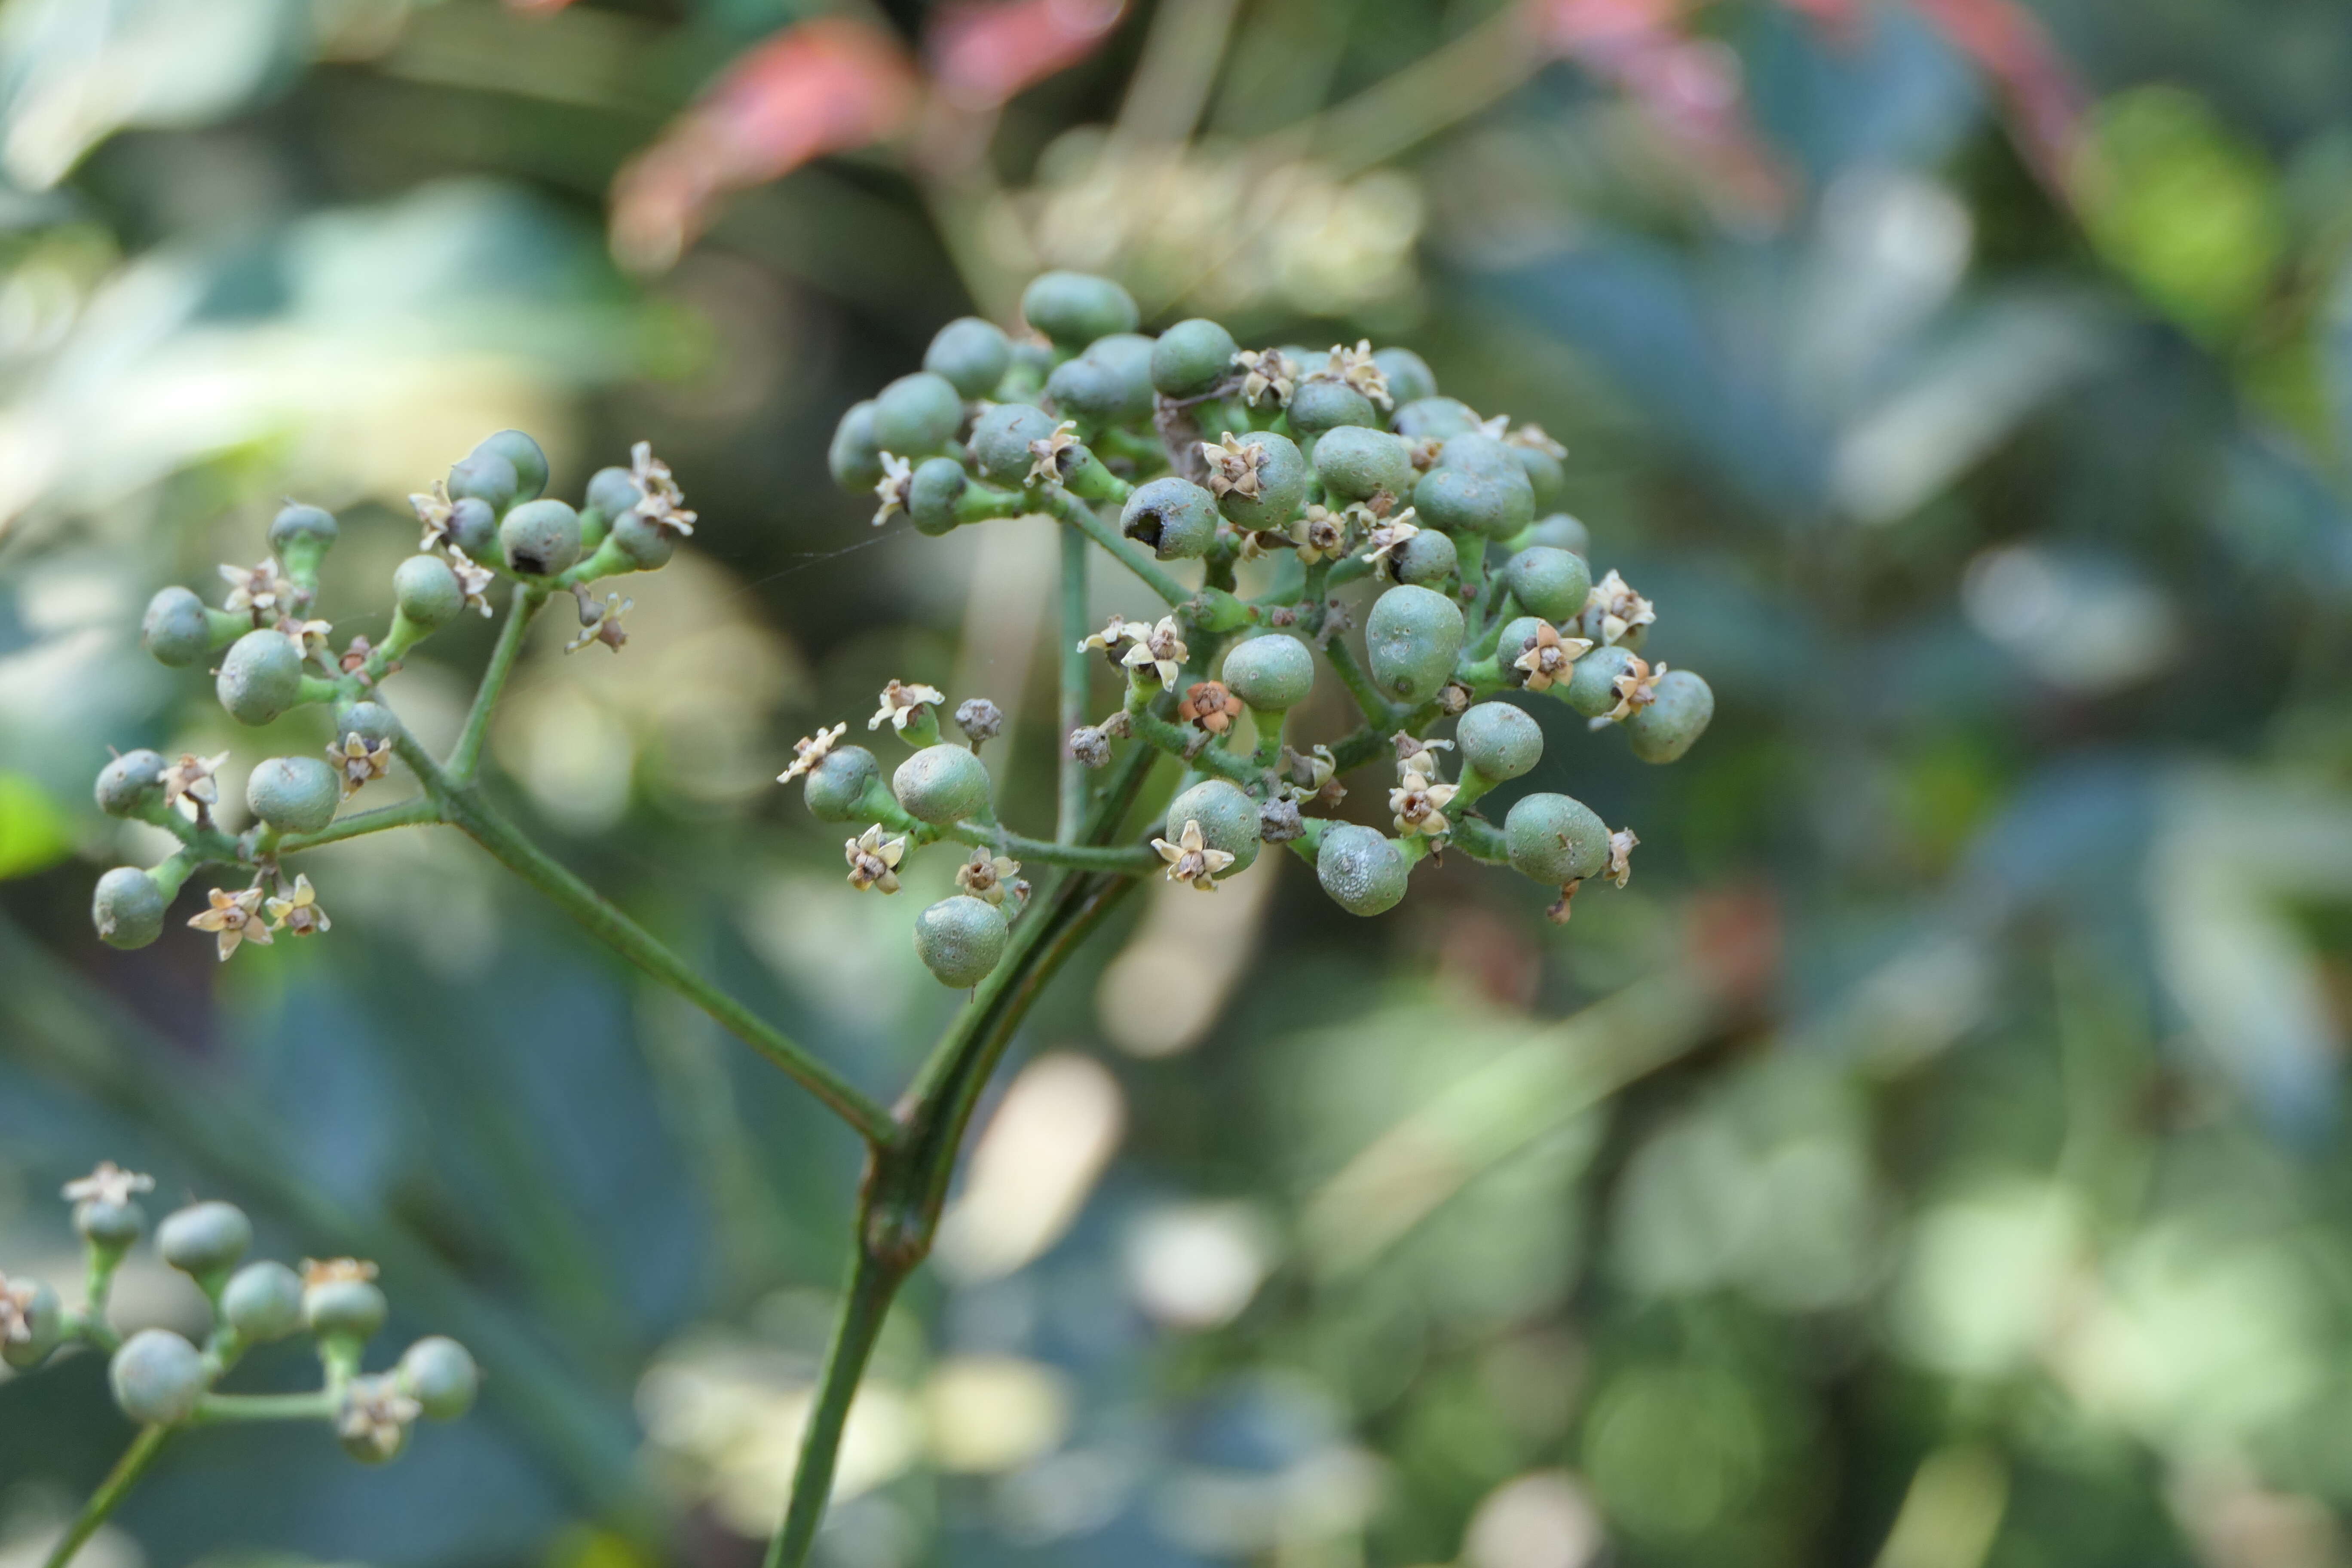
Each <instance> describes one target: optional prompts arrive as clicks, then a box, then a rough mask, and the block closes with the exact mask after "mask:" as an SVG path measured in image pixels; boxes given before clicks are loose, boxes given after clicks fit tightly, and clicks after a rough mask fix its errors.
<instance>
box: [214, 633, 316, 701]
mask: <svg viewBox="0 0 2352 1568" xmlns="http://www.w3.org/2000/svg"><path fill="white" fill-rule="evenodd" d="M213 690H214V692H215V695H217V696H218V697H219V698H220V705H221V706H222V707H223V708H226V709H227V710H228V713H229V717H231V718H232V719H235V720H236V721H237V722H238V723H240V724H267V723H268V722H269V721H271V720H272V719H275V718H277V717H278V715H279V714H280V713H283V712H285V711H286V710H288V709H289V708H291V707H293V706H294V705H295V704H296V703H297V702H299V701H300V700H302V654H301V650H300V649H299V648H298V647H296V646H295V643H294V639H293V638H292V637H288V636H287V635H286V634H285V633H284V632H278V631H255V632H247V633H246V634H245V635H244V636H243V637H239V638H237V639H236V641H235V642H233V643H231V644H230V645H229V648H228V653H227V655H226V657H224V658H222V659H221V667H220V674H219V675H218V676H216V677H215V678H214V680H213Z"/></svg>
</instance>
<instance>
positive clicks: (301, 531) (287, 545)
mask: <svg viewBox="0 0 2352 1568" xmlns="http://www.w3.org/2000/svg"><path fill="white" fill-rule="evenodd" d="M337 531H338V530H337V528H336V526H335V514H334V513H333V512H331V511H329V510H327V509H326V508H325V507H322V506H306V505H304V504H303V503H302V502H300V501H289V502H287V503H286V504H285V505H284V506H283V507H280V508H279V509H278V515H277V516H276V517H273V518H271V519H270V520H269V550H270V553H272V554H274V555H276V556H277V557H278V559H279V560H280V561H287V562H291V561H294V560H297V559H299V558H303V557H307V558H308V560H309V561H310V563H313V564H315V563H317V561H318V559H319V557H320V556H321V555H324V554H325V553H326V552H327V551H328V550H329V548H330V547H331V546H332V545H333V544H334V542H335V534H336V533H337Z"/></svg>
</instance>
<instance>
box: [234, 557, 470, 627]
mask: <svg viewBox="0 0 2352 1568" xmlns="http://www.w3.org/2000/svg"><path fill="white" fill-rule="evenodd" d="M392 603H393V606H394V608H395V609H397V610H398V611H399V612H400V614H401V616H402V618H404V619H405V620H406V621H407V622H408V623H409V624H410V625H412V626H415V627H416V628H417V629H418V630H419V631H427V632H429V631H437V630H438V629H440V628H441V627H443V626H447V625H448V624H449V623H450V622H451V621H454V620H456V619H457V612H458V611H460V610H462V609H464V608H465V607H466V590H465V589H464V588H463V587H461V586H459V585H458V583H457V574H456V573H455V572H452V571H451V570H449V563H447V562H446V561H444V560H442V559H441V557H439V556H438V555H412V556H410V557H409V558H408V559H407V560H405V561H404V562H402V563H400V565H399V567H398V568H397V569H396V570H394V573H393V574H392ZM280 640H281V641H282V640H283V639H282V638H281V639H280Z"/></svg>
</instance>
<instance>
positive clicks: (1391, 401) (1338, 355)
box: [1316, 338, 1396, 408]
mask: <svg viewBox="0 0 2352 1568" xmlns="http://www.w3.org/2000/svg"><path fill="white" fill-rule="evenodd" d="M1316 375H1317V377H1318V379H1319V380H1323V381H1337V382H1342V383H1345V384H1347V385H1349V386H1352V387H1354V388H1355V389H1356V390H1357V391H1358V392H1360V393H1362V394H1363V395H1365V396H1366V397H1368V398H1370V400H1371V401H1372V402H1374V403H1377V404H1379V405H1381V407H1382V408H1394V407H1395V406H1396V399H1395V398H1394V397H1392V396H1391V395H1389V378H1388V376H1387V374H1385V373H1383V372H1382V371H1381V367H1380V366H1379V365H1377V364H1375V363H1372V340H1371V339H1370V338H1360V339H1358V340H1357V342H1356V346H1355V347H1354V348H1349V347H1347V346H1346V345H1345V344H1342V343H1334V344H1332V345H1331V363H1330V364H1329V365H1328V366H1327V367H1326V368H1325V369H1323V370H1320V371H1318V372H1317V373H1316Z"/></svg>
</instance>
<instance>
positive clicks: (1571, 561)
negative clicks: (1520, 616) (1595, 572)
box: [1503, 544, 1592, 621]
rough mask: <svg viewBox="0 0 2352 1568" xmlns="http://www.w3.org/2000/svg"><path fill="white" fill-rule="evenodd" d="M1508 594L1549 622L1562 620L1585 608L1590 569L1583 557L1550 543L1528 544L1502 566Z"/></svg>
mask: <svg viewBox="0 0 2352 1568" xmlns="http://www.w3.org/2000/svg"><path fill="white" fill-rule="evenodd" d="M1503 581H1504V583H1505V584H1507V585H1508V586H1509V588H1510V590H1511V597H1513V598H1514V599H1517V601H1518V602H1519V604H1520V605H1521V606H1522V607H1524V608H1525V609H1527V610H1528V611H1529V612H1530V613H1531V614H1534V615H1538V616H1542V617H1543V618H1544V619H1545V620H1548V621H1565V620H1568V619H1570V617H1572V616H1577V615H1580V614H1581V613H1582V612H1583V609H1584V598H1585V595H1587V594H1589V593H1591V591H1592V568H1591V567H1590V566H1588V565H1586V564H1585V563H1584V557H1583V556H1581V555H1576V554H1571V553H1570V552H1568V551H1565V550H1556V549H1554V548H1553V547H1552V546H1550V545H1549V544H1530V545H1529V546H1528V547H1527V548H1526V549H1525V550H1522V551H1520V552H1518V553H1517V555H1514V556H1512V557H1511V559H1510V561H1509V562H1508V563H1507V564H1506V565H1505V566H1504V567H1503Z"/></svg>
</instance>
